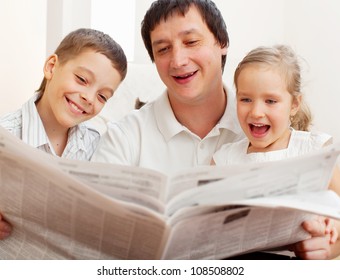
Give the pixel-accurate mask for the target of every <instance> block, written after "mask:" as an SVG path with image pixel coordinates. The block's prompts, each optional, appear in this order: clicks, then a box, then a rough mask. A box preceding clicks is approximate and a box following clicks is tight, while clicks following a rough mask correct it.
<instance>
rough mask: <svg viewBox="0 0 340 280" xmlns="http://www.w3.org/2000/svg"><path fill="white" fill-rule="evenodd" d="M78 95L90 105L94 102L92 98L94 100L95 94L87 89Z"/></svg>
mask: <svg viewBox="0 0 340 280" xmlns="http://www.w3.org/2000/svg"><path fill="white" fill-rule="evenodd" d="M80 97H81V98H82V99H83V100H85V101H86V102H87V103H89V104H90V105H92V104H93V103H94V100H95V97H96V94H95V93H93V92H91V91H88V92H82V93H81V94H80Z"/></svg>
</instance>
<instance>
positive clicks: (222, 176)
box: [0, 128, 340, 260]
mask: <svg viewBox="0 0 340 280" xmlns="http://www.w3.org/2000/svg"><path fill="white" fill-rule="evenodd" d="M339 153H340V145H333V146H331V147H328V148H325V149H323V150H321V151H318V152H314V153H311V154H309V155H306V156H302V157H297V158H295V159H289V160H283V161H278V162H271V163H270V164H256V165H255V164H250V165H249V164H247V165H240V166H236V165H235V166H226V167H217V166H202V167H195V168H192V169H189V170H185V171H183V172H181V173H178V174H175V175H172V176H167V175H166V174H162V173H159V172H156V171H154V170H150V169H144V168H140V167H129V166H121V165H112V164H104V163H94V162H86V161H74V160H67V159H62V158H58V157H53V156H51V155H49V154H46V153H43V152H41V151H39V150H38V149H34V148H32V147H30V146H28V145H26V144H24V143H23V142H22V141H21V140H19V139H17V138H16V137H14V136H13V135H11V134H10V133H8V132H7V131H6V130H4V129H2V128H0V167H1V173H0V212H1V213H2V214H3V215H4V217H5V218H6V219H7V220H8V221H9V222H10V223H11V224H12V225H13V228H14V230H13V233H12V235H11V236H10V237H9V238H7V239H5V240H2V241H0V244H1V245H0V259H92V260H93V259H222V258H227V257H230V256H234V255H238V254H241V253H245V252H250V251H255V250H256V251H257V250H265V249H272V248H277V247H280V246H284V245H287V244H291V243H294V242H297V241H300V240H303V239H306V238H309V236H308V234H307V233H306V232H305V231H303V230H302V228H301V222H302V221H304V220H306V219H311V218H313V216H314V215H324V216H329V217H332V218H335V219H340V199H339V197H338V195H336V194H335V193H333V192H332V191H328V190H327V186H328V182H329V180H330V178H331V173H332V170H333V168H334V165H335V163H336V159H337V157H338V154H339Z"/></svg>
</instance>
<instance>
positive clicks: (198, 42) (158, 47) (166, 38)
mask: <svg viewBox="0 0 340 280" xmlns="http://www.w3.org/2000/svg"><path fill="white" fill-rule="evenodd" d="M150 35H151V43H152V49H153V55H154V61H155V64H156V67H157V70H158V73H159V75H160V77H161V79H162V81H163V82H164V83H165V84H166V86H167V90H168V94H169V97H170V100H171V102H172V105H173V102H178V103H186V104H187V103H190V104H195V103H198V102H202V101H203V100H205V98H210V97H211V96H212V95H213V94H220V92H221V91H222V86H221V85H222V65H221V64H222V62H221V60H222V55H224V54H226V52H227V49H226V48H222V47H221V46H220V45H219V44H218V42H217V41H216V39H215V37H214V35H213V34H212V33H211V32H210V30H209V29H208V27H207V25H206V23H205V22H204V21H203V19H202V17H201V14H200V13H199V11H198V10H197V8H196V7H195V6H193V5H192V6H191V7H190V9H189V11H188V12H187V13H186V14H185V16H182V15H181V14H177V13H174V14H173V15H171V16H169V17H168V18H167V20H166V21H164V20H163V21H161V22H160V23H159V24H158V25H157V26H156V27H155V29H154V30H153V31H152V32H151V34H150Z"/></svg>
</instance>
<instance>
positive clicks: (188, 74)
mask: <svg viewBox="0 0 340 280" xmlns="http://www.w3.org/2000/svg"><path fill="white" fill-rule="evenodd" d="M196 72H197V71H194V72H190V73H187V74H184V75H179V76H174V77H175V78H176V79H180V80H184V79H187V78H190V77H192V76H193V75H195V74H196Z"/></svg>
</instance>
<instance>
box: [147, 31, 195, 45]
mask: <svg viewBox="0 0 340 280" xmlns="http://www.w3.org/2000/svg"><path fill="white" fill-rule="evenodd" d="M199 33H200V32H199V30H198V29H196V28H191V29H187V30H183V31H181V32H179V33H178V35H179V36H186V35H190V34H199ZM167 41H168V40H166V39H159V40H156V41H153V42H152V45H153V46H157V45H160V44H162V43H166V42H167Z"/></svg>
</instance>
